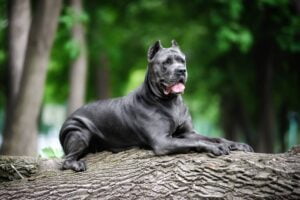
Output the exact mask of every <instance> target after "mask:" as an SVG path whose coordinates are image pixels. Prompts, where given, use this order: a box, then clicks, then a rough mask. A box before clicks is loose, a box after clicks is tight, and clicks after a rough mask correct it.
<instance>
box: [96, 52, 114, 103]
mask: <svg viewBox="0 0 300 200" xmlns="http://www.w3.org/2000/svg"><path fill="white" fill-rule="evenodd" d="M96 70H97V71H96V89H97V96H98V98H99V99H108V98H110V97H111V88H110V71H109V61H108V58H107V56H106V55H101V56H100V66H99V67H97V69H96Z"/></svg>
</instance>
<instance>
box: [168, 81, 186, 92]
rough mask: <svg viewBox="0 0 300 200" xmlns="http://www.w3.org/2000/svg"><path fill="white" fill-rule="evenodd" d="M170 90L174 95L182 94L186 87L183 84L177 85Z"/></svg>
mask: <svg viewBox="0 0 300 200" xmlns="http://www.w3.org/2000/svg"><path fill="white" fill-rule="evenodd" d="M170 89H171V91H172V92H173V93H182V92H183V91H184V89H185V86H184V84H183V83H176V84H175V85H173V86H172V87H171V88H170Z"/></svg>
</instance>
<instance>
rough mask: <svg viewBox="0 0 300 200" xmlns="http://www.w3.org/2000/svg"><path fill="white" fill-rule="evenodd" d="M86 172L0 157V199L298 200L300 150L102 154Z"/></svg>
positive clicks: (90, 161)
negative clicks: (206, 198)
mask: <svg viewBox="0 0 300 200" xmlns="http://www.w3.org/2000/svg"><path fill="white" fill-rule="evenodd" d="M85 159H86V162H87V166H88V170H87V171H85V172H79V173H75V172H73V171H70V170H68V171H60V170H59V169H58V168H59V166H60V163H61V160H59V159H56V160H45V159H36V158H28V157H19V158H18V157H0V176H1V179H2V180H7V179H20V177H23V178H22V180H13V181H7V182H2V183H0V199H20V198H23V199H95V198H97V199H199V198H203V197H212V198H222V199H223V198H225V199H232V198H242V199H256V198H264V199H265V198H269V199H299V198H300V147H297V148H294V149H293V150H292V151H290V152H288V153H285V154H258V153H244V152H233V153H232V154H230V155H228V156H221V157H217V158H213V157H210V156H208V155H206V154H199V153H190V154H178V155H171V156H154V155H153V153H152V152H151V151H145V150H136V149H132V150H128V151H124V152H120V153H117V154H112V153H109V152H103V153H98V154H92V155H89V156H87V157H86V158H85Z"/></svg>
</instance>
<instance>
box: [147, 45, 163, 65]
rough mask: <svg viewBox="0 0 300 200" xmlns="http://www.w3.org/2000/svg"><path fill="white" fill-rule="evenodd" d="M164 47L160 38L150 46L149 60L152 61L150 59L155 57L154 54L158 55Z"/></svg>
mask: <svg viewBox="0 0 300 200" xmlns="http://www.w3.org/2000/svg"><path fill="white" fill-rule="evenodd" d="M162 48H163V47H162V45H161V42H160V40H158V41H156V42H155V43H154V45H153V46H151V47H150V48H149V50H148V61H149V62H150V61H151V60H152V59H153V58H154V56H155V55H156V53H157V52H158V51H159V50H160V49H162Z"/></svg>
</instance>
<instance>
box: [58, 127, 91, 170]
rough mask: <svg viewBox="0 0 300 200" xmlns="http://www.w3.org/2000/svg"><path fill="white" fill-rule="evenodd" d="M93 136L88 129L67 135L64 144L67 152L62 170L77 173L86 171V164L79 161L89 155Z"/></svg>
mask: <svg viewBox="0 0 300 200" xmlns="http://www.w3.org/2000/svg"><path fill="white" fill-rule="evenodd" d="M91 135H92V133H91V132H89V131H88V130H87V129H82V130H74V131H70V132H68V133H67V134H66V137H65V140H64V142H63V144H62V146H63V149H64V152H65V161H64V162H63V164H62V169H72V170H74V171H77V172H78V171H85V170H86V165H85V162H84V161H83V160H79V159H80V158H82V157H83V156H84V155H85V154H87V153H88V147H89V142H90V139H91Z"/></svg>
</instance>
